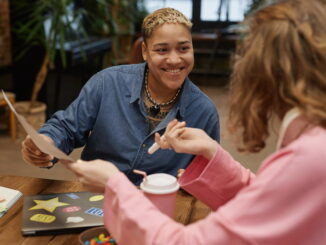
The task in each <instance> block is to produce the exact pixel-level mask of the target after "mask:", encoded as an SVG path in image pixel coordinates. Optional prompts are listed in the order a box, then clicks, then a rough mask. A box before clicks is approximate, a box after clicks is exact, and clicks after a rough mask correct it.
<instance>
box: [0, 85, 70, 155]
mask: <svg viewBox="0 0 326 245" xmlns="http://www.w3.org/2000/svg"><path fill="white" fill-rule="evenodd" d="M2 94H3V97H4V98H5V100H6V102H7V104H8V105H9V107H10V109H11V110H12V111H13V112H14V113H15V115H16V117H17V119H18V121H19V122H20V123H21V125H22V126H23V128H24V129H25V131H26V133H27V134H29V136H31V138H32V140H33V142H34V143H35V145H36V146H37V147H38V148H39V149H40V150H41V151H42V152H44V153H47V154H49V155H52V156H54V157H56V158H58V159H64V160H70V161H75V160H74V159H72V158H71V157H69V156H68V155H66V154H65V153H64V152H62V151H61V150H59V149H58V148H57V147H55V146H54V145H52V144H50V143H49V142H47V141H46V140H44V139H43V138H42V137H41V136H40V134H39V133H37V132H36V130H35V129H34V128H33V127H32V126H31V125H30V124H29V123H28V122H27V121H26V119H25V118H24V117H23V116H21V115H19V114H18V113H17V112H16V110H15V108H14V107H13V105H12V104H11V103H10V101H9V99H8V97H7V96H6V94H5V92H4V91H3V90H2Z"/></svg>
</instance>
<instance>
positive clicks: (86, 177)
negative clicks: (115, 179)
mask: <svg viewBox="0 0 326 245" xmlns="http://www.w3.org/2000/svg"><path fill="white" fill-rule="evenodd" d="M63 164H64V165H65V167H66V168H68V169H69V170H71V171H72V172H73V173H74V174H75V175H76V176H77V178H78V180H79V181H80V182H81V183H82V184H83V185H84V186H86V187H87V188H88V189H89V190H90V191H92V192H100V193H103V192H104V191H105V185H106V183H107V181H108V180H109V179H110V178H111V177H112V176H113V175H114V174H116V173H118V172H119V170H118V168H117V167H116V166H115V165H114V164H112V163H111V162H108V161H103V160H93V161H82V160H78V161H77V162H73V163H64V162H63Z"/></svg>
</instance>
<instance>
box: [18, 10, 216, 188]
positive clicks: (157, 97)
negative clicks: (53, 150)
mask: <svg viewBox="0 0 326 245" xmlns="http://www.w3.org/2000/svg"><path fill="white" fill-rule="evenodd" d="M191 26H192V23H191V22H190V21H189V19H188V18H186V17H185V16H184V15H183V14H182V13H181V12H179V11H177V10H175V9H172V8H164V9H160V10H157V11H155V12H153V13H152V14H150V15H148V16H147V17H146V18H145V19H144V22H143V26H142V27H143V40H144V41H143V43H142V55H143V58H144V60H145V62H144V63H142V64H133V65H121V66H114V67H110V68H107V69H104V70H103V71H100V72H98V73H97V74H95V75H94V76H93V77H92V78H91V79H90V80H89V81H88V82H87V83H86V85H85V86H84V87H83V89H82V91H81V93H80V95H79V97H78V98H77V99H76V100H75V101H74V102H73V103H72V104H71V105H70V106H69V107H68V108H67V109H66V110H64V111H58V112H56V113H55V114H54V115H53V116H52V118H51V119H50V120H49V121H48V122H47V123H46V124H45V125H44V126H43V127H42V128H41V130H40V131H39V132H40V133H41V134H44V137H50V138H51V139H52V141H53V142H54V144H55V145H56V146H58V148H60V149H61V150H62V151H63V152H65V153H70V152H71V151H72V150H73V149H74V148H77V147H80V146H84V145H85V147H84V150H83V153H82V159H83V160H92V159H97V158H100V159H103V160H107V161H112V162H113V163H114V164H115V165H116V166H117V167H118V169H120V170H121V171H123V172H124V173H125V174H126V175H127V177H128V178H129V179H130V180H131V181H132V182H133V183H134V184H139V183H140V181H141V179H142V178H141V176H139V175H136V174H134V173H133V171H132V170H133V169H134V168H136V169H140V170H142V171H145V172H146V173H147V174H153V173H158V172H161V173H162V172H163V173H168V174H172V175H174V176H176V175H177V172H178V170H179V169H180V168H186V167H187V166H188V164H189V162H190V161H191V160H192V158H193V155H190V154H188V155H187V154H177V153H175V152H172V151H158V152H156V153H155V154H153V155H149V154H147V151H148V148H149V146H151V145H152V144H153V143H154V134H155V133H156V132H158V133H163V132H164V130H165V128H166V125H167V124H168V123H169V122H170V121H171V120H173V119H174V118H177V119H179V120H182V121H187V124H188V125H189V126H193V127H196V128H201V129H203V130H204V131H205V132H206V133H207V134H209V135H210V136H211V137H212V138H214V139H216V140H219V117H218V114H217V111H216V108H215V105H214V104H213V103H212V101H211V100H210V99H209V98H208V97H207V96H206V95H205V94H204V93H203V92H202V91H200V89H199V88H198V87H197V86H195V85H194V84H193V83H192V82H191V81H190V80H189V78H188V74H189V73H190V71H191V70H192V68H193V66H194V57H193V47H192V38H191V32H190V30H191ZM90 132H91V133H90ZM37 153H39V150H38V149H37V147H36V146H35V145H33V143H32V142H31V140H30V139H29V138H26V140H25V143H24V144H23V155H24V157H23V158H24V159H25V161H26V162H28V163H31V164H33V165H36V166H40V167H42V166H48V165H49V164H51V165H52V163H49V159H50V160H51V156H48V155H47V154H37Z"/></svg>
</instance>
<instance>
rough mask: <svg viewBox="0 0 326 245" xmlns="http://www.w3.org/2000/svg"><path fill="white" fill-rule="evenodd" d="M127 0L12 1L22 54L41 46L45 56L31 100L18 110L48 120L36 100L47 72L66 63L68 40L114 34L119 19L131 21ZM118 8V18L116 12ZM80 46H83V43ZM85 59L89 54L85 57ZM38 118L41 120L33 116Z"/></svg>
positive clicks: (37, 124)
mask: <svg viewBox="0 0 326 245" xmlns="http://www.w3.org/2000/svg"><path fill="white" fill-rule="evenodd" d="M127 2H128V1H126V0H123V1H117V0H93V1H89V0H62V1H61V0H60V1H58V0H34V1H33V2H31V1H30V0H12V1H11V6H12V12H13V14H14V15H15V16H16V19H18V21H16V22H15V23H14V26H13V32H14V33H15V34H16V35H17V37H18V38H19V39H20V40H22V44H23V45H22V47H21V48H20V49H19V51H20V52H19V56H18V58H19V57H22V56H23V55H24V54H25V53H26V52H27V51H28V50H29V49H30V48H31V47H34V46H35V45H38V46H39V47H42V48H43V50H44V57H43V61H42V64H41V66H40V69H39V71H38V73H37V75H36V79H35V82H34V84H33V90H32V94H31V99H30V101H25V102H19V103H16V109H17V110H18V111H19V112H20V113H21V114H23V115H24V116H25V117H26V118H27V120H28V121H29V122H30V123H31V124H32V125H33V124H34V125H33V126H34V127H35V128H39V127H40V126H41V125H42V123H43V122H44V121H45V109H46V107H45V105H44V104H43V103H40V102H38V101H37V98H38V94H39V91H40V89H41V88H42V86H43V84H44V82H45V79H46V77H47V74H48V71H49V69H51V68H54V66H55V61H56V60H58V59H60V61H61V64H62V66H63V68H65V67H66V65H67V57H66V50H65V43H66V42H67V41H71V39H73V40H77V42H78V41H79V40H82V39H83V40H85V39H87V38H89V37H90V36H92V35H97V36H99V35H101V36H111V37H112V36H114V35H115V33H116V26H117V23H118V21H119V19H121V18H124V20H129V22H131V21H132V18H131V17H132V16H131V15H130V6H129V5H128V4H127V5H126V4H124V5H123V4H122V3H127ZM117 6H118V8H119V14H120V15H119V16H118V17H119V18H117V17H116V16H115V15H114V13H113V11H114V9H115V8H117ZM80 48H81V49H82V45H81V43H80ZM85 58H86V57H85ZM34 117H38V118H39V119H33V118H34Z"/></svg>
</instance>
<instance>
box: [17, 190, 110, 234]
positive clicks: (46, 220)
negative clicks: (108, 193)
mask: <svg viewBox="0 0 326 245" xmlns="http://www.w3.org/2000/svg"><path fill="white" fill-rule="evenodd" d="M103 199H104V196H103V194H98V193H92V192H70V193H53V194H41V195H33V196H25V197H24V206H23V217H22V227H21V232H22V234H23V236H36V235H54V234H66V233H79V232H81V231H83V230H85V229H88V228H91V227H96V226H103V209H102V206H103Z"/></svg>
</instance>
